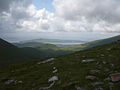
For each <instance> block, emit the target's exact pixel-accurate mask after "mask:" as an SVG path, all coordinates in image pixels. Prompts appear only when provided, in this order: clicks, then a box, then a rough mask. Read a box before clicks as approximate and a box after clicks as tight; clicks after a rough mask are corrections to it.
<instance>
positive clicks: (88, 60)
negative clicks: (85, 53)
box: [82, 59, 95, 63]
mask: <svg viewBox="0 0 120 90" xmlns="http://www.w3.org/2000/svg"><path fill="white" fill-rule="evenodd" d="M93 61H95V60H94V59H87V60H82V63H87V62H93Z"/></svg>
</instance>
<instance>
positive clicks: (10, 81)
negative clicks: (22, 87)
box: [5, 80, 14, 85]
mask: <svg viewBox="0 0 120 90" xmlns="http://www.w3.org/2000/svg"><path fill="white" fill-rule="evenodd" d="M11 83H14V80H8V81H6V82H5V85H9V84H11Z"/></svg>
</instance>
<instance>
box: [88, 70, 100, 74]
mask: <svg viewBox="0 0 120 90" xmlns="http://www.w3.org/2000/svg"><path fill="white" fill-rule="evenodd" d="M99 71H100V70H90V72H91V73H98V72H99Z"/></svg>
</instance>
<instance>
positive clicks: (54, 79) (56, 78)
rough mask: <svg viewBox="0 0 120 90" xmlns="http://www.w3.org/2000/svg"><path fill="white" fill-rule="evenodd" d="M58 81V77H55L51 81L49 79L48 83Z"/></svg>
mask: <svg viewBox="0 0 120 90" xmlns="http://www.w3.org/2000/svg"><path fill="white" fill-rule="evenodd" d="M57 80H58V77H57V76H53V77H51V78H50V79H48V82H51V81H57Z"/></svg>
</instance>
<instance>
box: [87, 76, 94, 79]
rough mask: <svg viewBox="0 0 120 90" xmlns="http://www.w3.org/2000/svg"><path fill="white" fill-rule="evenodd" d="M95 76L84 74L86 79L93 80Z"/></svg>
mask: <svg viewBox="0 0 120 90" xmlns="http://www.w3.org/2000/svg"><path fill="white" fill-rule="evenodd" d="M95 78H96V77H95V76H86V79H88V80H94V79H95Z"/></svg>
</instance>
